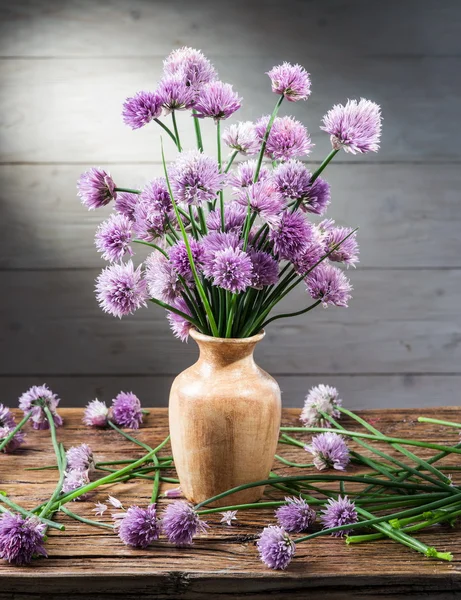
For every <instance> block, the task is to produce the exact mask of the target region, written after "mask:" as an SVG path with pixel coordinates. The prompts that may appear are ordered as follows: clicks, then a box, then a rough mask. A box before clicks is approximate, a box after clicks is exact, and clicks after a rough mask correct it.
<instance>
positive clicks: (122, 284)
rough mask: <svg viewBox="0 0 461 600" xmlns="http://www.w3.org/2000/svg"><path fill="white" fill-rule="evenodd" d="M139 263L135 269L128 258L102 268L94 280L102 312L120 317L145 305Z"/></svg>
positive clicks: (144, 286)
mask: <svg viewBox="0 0 461 600" xmlns="http://www.w3.org/2000/svg"><path fill="white" fill-rule="evenodd" d="M141 268H142V267H141V265H140V266H139V267H138V268H137V269H136V270H135V269H134V266H133V262H132V261H131V260H130V261H128V262H127V263H126V264H123V263H121V264H113V265H110V267H106V268H105V269H103V271H102V272H101V274H100V275H99V277H98V278H97V280H96V298H97V300H98V302H99V305H100V307H101V308H102V310H103V311H104V312H107V313H110V314H111V315H114V317H119V318H120V319H121V318H122V317H123V316H125V315H129V314H132V313H133V312H134V311H135V310H137V309H138V308H140V307H141V306H146V298H147V289H146V282H145V280H144V279H143V277H142V271H141Z"/></svg>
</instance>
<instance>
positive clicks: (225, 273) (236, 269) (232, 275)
mask: <svg viewBox="0 0 461 600" xmlns="http://www.w3.org/2000/svg"><path fill="white" fill-rule="evenodd" d="M252 274H253V265H252V262H251V258H250V257H249V255H248V254H247V253H246V252H243V251H242V250H240V249H239V248H226V249H225V250H219V251H218V252H216V255H215V259H214V261H213V268H212V271H211V276H212V277H213V283H214V285H217V286H218V287H221V288H224V289H225V290H228V291H229V292H232V293H233V294H237V293H239V292H244V291H245V290H246V289H247V287H249V286H250V285H251V280H252V279H251V278H252Z"/></svg>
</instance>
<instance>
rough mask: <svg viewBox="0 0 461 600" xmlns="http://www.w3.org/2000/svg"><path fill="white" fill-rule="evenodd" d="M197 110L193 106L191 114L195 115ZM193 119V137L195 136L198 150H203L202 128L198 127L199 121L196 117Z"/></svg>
mask: <svg viewBox="0 0 461 600" xmlns="http://www.w3.org/2000/svg"><path fill="white" fill-rule="evenodd" d="M196 114H197V111H196V110H195V108H193V109H192V115H196ZM193 120H194V129H195V137H196V138H197V148H198V149H199V150H200V152H203V140H202V130H201V129H200V121H199V119H198V118H197V117H195V116H194V117H193Z"/></svg>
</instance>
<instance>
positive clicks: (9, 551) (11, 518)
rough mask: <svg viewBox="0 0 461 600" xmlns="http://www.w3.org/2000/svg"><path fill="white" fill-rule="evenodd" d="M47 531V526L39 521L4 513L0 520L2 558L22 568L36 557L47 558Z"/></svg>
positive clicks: (0, 553)
mask: <svg viewBox="0 0 461 600" xmlns="http://www.w3.org/2000/svg"><path fill="white" fill-rule="evenodd" d="M45 531H46V525H45V524H44V523H41V522H40V521H39V520H38V519H35V518H33V517H30V518H24V517H22V516H21V515H17V514H11V513H4V514H3V515H2V517H1V518H0V558H3V559H4V560H7V561H8V562H9V563H11V564H13V565H20V566H21V565H27V564H29V563H30V562H31V560H32V558H33V557H34V556H37V555H40V556H47V553H46V550H45V548H44V546H43V544H44V541H45Z"/></svg>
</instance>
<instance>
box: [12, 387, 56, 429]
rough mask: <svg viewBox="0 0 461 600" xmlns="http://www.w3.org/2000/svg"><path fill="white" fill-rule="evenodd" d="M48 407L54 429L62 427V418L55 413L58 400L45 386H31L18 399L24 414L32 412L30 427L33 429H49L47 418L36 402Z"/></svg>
mask: <svg viewBox="0 0 461 600" xmlns="http://www.w3.org/2000/svg"><path fill="white" fill-rule="evenodd" d="M39 401H40V402H41V403H43V404H44V405H45V406H47V407H48V409H49V410H50V412H51V414H52V415H53V421H54V424H55V425H56V427H60V426H61V425H62V418H61V417H60V416H59V415H58V413H57V408H58V404H59V398H58V397H57V396H56V394H54V393H53V392H52V391H51V390H50V389H49V388H48V387H47V386H46V385H33V386H32V387H31V388H30V389H29V390H27V392H24V394H22V395H21V396H20V397H19V408H20V409H21V410H22V411H24V414H25V415H26V414H28V413H29V412H32V417H31V419H32V427H33V428H34V429H49V427H50V425H49V423H48V419H47V416H46V414H45V411H44V410H43V407H42V406H40V404H38V402H39Z"/></svg>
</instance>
